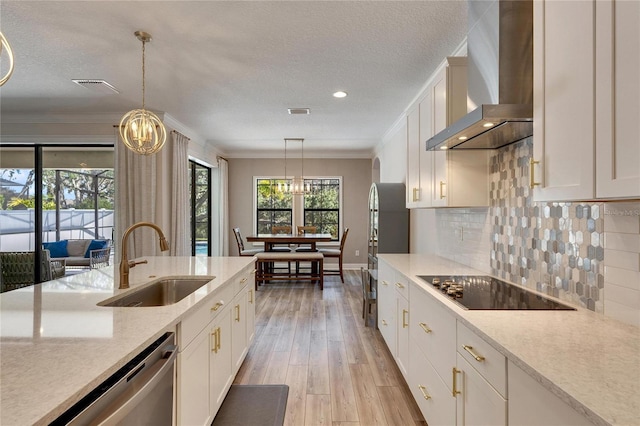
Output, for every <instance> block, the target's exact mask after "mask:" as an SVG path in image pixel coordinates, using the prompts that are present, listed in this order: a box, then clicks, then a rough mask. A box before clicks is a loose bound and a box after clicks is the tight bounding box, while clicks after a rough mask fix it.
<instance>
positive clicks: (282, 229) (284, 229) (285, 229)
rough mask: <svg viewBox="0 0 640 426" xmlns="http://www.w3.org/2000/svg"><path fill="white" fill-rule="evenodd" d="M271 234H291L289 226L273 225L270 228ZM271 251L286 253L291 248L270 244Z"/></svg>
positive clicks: (287, 245)
mask: <svg viewBox="0 0 640 426" xmlns="http://www.w3.org/2000/svg"><path fill="white" fill-rule="evenodd" d="M271 233H272V234H291V225H273V226H272V227H271ZM271 251H284V252H287V251H291V247H289V244H286V245H277V244H272V245H271Z"/></svg>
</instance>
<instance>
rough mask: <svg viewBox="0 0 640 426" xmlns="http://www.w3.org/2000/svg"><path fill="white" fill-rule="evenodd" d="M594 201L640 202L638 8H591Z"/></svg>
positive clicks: (616, 0)
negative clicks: (593, 19) (593, 11)
mask: <svg viewBox="0 0 640 426" xmlns="http://www.w3.org/2000/svg"><path fill="white" fill-rule="evenodd" d="M595 8H596V22H595V25H596V29H595V31H596V37H597V38H596V51H595V54H596V61H595V70H596V71H595V72H596V94H595V97H596V100H597V102H596V117H597V121H596V197H597V198H614V197H615V198H625V197H636V198H637V197H639V196H640V137H638V135H640V119H639V117H640V77H639V76H640V2H638V1H621V0H609V1H597V2H596V5H595Z"/></svg>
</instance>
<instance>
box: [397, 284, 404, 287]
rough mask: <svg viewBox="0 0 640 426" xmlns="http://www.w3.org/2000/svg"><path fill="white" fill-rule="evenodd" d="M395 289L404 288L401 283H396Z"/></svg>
mask: <svg viewBox="0 0 640 426" xmlns="http://www.w3.org/2000/svg"><path fill="white" fill-rule="evenodd" d="M396 287H398V288H404V285H402V283H396Z"/></svg>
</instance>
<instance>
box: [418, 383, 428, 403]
mask: <svg viewBox="0 0 640 426" xmlns="http://www.w3.org/2000/svg"><path fill="white" fill-rule="evenodd" d="M418 389H420V392H422V397H423V398H424V399H426V400H427V401H428V400H430V399H431V395H429V394H428V393H427V388H426V387H424V386H422V385H418Z"/></svg>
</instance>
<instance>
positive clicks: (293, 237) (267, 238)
mask: <svg viewBox="0 0 640 426" xmlns="http://www.w3.org/2000/svg"><path fill="white" fill-rule="evenodd" d="M331 238H332V237H331V234H301V235H297V234H257V235H249V236H248V237H247V241H248V242H250V243H264V251H272V249H273V246H274V245H276V244H305V245H307V244H308V245H309V246H310V250H311V251H315V250H316V243H324V242H329V241H331Z"/></svg>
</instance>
